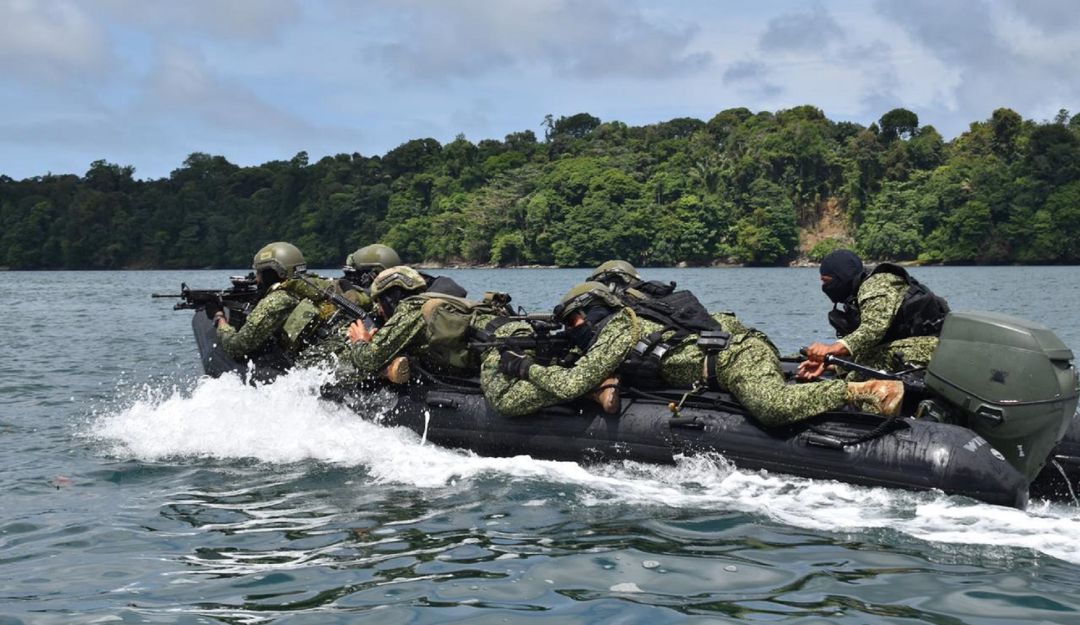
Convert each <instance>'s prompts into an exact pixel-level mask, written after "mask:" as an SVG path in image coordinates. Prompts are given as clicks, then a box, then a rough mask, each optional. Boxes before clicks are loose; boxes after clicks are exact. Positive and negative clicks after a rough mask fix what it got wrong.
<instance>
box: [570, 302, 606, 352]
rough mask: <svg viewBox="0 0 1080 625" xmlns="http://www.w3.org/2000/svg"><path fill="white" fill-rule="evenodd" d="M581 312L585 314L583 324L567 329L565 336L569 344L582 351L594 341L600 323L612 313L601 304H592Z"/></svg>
mask: <svg viewBox="0 0 1080 625" xmlns="http://www.w3.org/2000/svg"><path fill="white" fill-rule="evenodd" d="M582 312H584V313H585V322H584V323H580V324H578V325H577V326H575V327H573V328H570V329H568V330H567V331H566V336H567V338H569V339H570V343H571V344H573V345H574V346H575V347H579V348H581V349H583V350H584V349H588V348H589V346H590V345H592V343H593V341H594V340H596V331H597V329H598V328H599V327H600V323H601V322H602V321H603V320H604V319H607V318H608V317H610V316H611V313H612V312H613V311H612V310H611V308H609V307H607V306H604V305H603V304H593V305H591V306H589V307H588V308H587V309H585V310H583V311H582Z"/></svg>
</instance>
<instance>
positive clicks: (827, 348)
mask: <svg viewBox="0 0 1080 625" xmlns="http://www.w3.org/2000/svg"><path fill="white" fill-rule="evenodd" d="M848 355H850V353H849V352H848V350H847V347H844V344H843V343H841V342H839V341H837V342H836V343H833V344H832V345H826V344H824V343H814V344H813V345H811V346H810V347H807V348H806V357H807V358H808V359H809V360H812V361H814V362H824V361H825V357H826V356H848Z"/></svg>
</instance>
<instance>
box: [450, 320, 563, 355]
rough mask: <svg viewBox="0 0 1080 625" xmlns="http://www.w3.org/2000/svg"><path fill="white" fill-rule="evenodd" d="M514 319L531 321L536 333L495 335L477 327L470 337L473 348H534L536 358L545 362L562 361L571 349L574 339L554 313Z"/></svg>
mask: <svg viewBox="0 0 1080 625" xmlns="http://www.w3.org/2000/svg"><path fill="white" fill-rule="evenodd" d="M510 318H511V319H514V320H523V321H528V322H529V324H530V325H531V326H532V327H533V334H524V335H517V336H495V335H494V334H492V333H490V332H485V331H483V330H476V331H475V332H474V334H473V338H471V339H470V340H469V347H470V348H472V349H474V350H476V351H478V352H481V353H483V352H484V351H486V350H488V349H491V348H495V349H498V350H499V351H504V350H510V351H514V352H523V351H525V350H529V351H532V352H534V353H535V354H536V360H537V361H539V362H541V363H545V364H550V363H556V364H560V363H562V362H563V361H564V359H565V358H566V356H567V355H568V353H569V351H570V339H569V338H568V337H567V336H566V334H565V333H564V332H563V331H562V324H560V323H557V322H554V321H551V315H515V316H513V317H510Z"/></svg>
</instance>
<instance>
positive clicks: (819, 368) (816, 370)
mask: <svg viewBox="0 0 1080 625" xmlns="http://www.w3.org/2000/svg"><path fill="white" fill-rule="evenodd" d="M824 373H825V361H823V360H821V361H813V360H804V361H802V362H800V363H799V370H798V371H796V372H795V377H796V378H798V379H800V380H816V379H818V378H820V377H821V376H822V375H823V374H824Z"/></svg>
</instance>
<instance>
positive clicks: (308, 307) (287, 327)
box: [271, 278, 345, 356]
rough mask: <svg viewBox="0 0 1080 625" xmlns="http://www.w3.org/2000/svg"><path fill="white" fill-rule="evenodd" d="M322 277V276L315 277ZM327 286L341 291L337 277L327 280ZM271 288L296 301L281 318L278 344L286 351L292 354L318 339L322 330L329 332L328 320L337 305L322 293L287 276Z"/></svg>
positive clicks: (332, 315)
mask: <svg viewBox="0 0 1080 625" xmlns="http://www.w3.org/2000/svg"><path fill="white" fill-rule="evenodd" d="M319 279H320V280H322V279H323V278H319ZM327 282H328V283H329V286H330V288H332V289H335V290H337V291H338V292H341V293H342V294H343V295H345V293H344V292H343V290H342V288H341V285H340V284H339V283H338V281H337V280H328V281H327ZM271 289H272V290H282V291H285V292H286V293H288V294H289V295H291V296H293V297H294V298H296V299H297V300H299V303H298V304H297V305H296V306H295V307H294V308H293V309H292V312H290V313H289V316H288V317H287V318H286V319H285V324H284V326H283V327H282V333H281V337H280V343H281V346H282V347H283V348H284V349H285V351H286V353H288V354H290V355H293V356H295V355H296V354H298V353H299V352H300V351H301V350H303V349H304V348H305V347H307V346H308V345H310V344H311V343H313V342H315V341H317V340H318V338H320V337H319V336H318V335H319V334H320V333H322V331H323V330H326V331H329V329H330V326H331V322H332V320H333V319H334V318H335V314H336V313H337V312H338V309H337V306H334V304H333V303H331V302H329V301H327V300H326V299H324V297H323V295H322V293H320V292H319V291H318V290H317V289H314V288H312V287H311V286H310V285H308V284H306V283H304V281H303V280H298V279H290V280H285V281H283V282H278V283H277V284H275V285H274V286H273V287H271Z"/></svg>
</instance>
